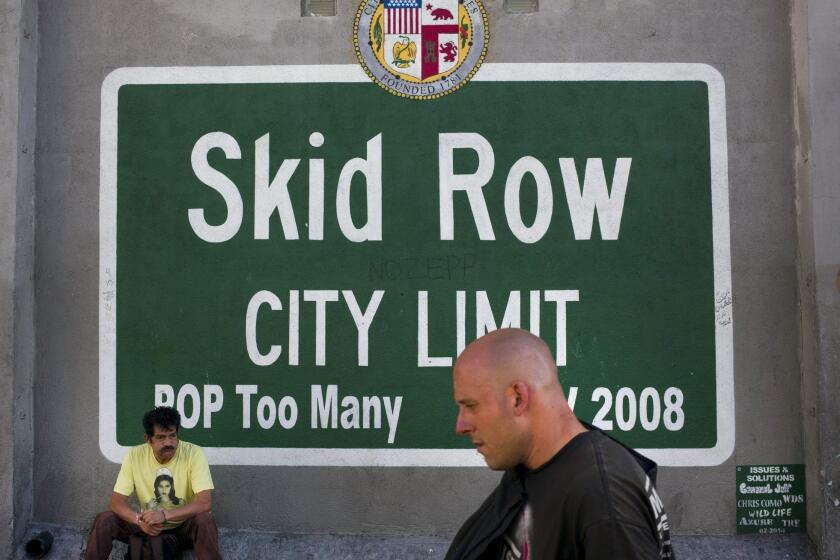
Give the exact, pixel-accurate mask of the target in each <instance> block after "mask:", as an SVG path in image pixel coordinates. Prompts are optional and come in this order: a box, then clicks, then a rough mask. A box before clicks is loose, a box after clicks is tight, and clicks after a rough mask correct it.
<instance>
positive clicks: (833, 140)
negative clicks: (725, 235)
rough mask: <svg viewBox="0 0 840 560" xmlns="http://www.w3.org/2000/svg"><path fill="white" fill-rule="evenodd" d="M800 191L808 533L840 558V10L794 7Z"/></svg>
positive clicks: (812, 0)
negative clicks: (805, 53)
mask: <svg viewBox="0 0 840 560" xmlns="http://www.w3.org/2000/svg"><path fill="white" fill-rule="evenodd" d="M795 8H796V9H795V10H794V12H793V13H794V18H793V28H794V30H795V39H796V40H795V42H794V47H795V51H794V52H797V53H798V54H797V57H796V70H797V72H796V81H795V85H796V91H797V96H796V102H797V103H796V107H797V127H796V129H797V133H798V135H797V137H798V139H799V146H800V149H799V157H797V160H796V162H797V185H798V200H797V208H798V211H799V235H800V260H801V267H800V269H801V280H800V292H801V296H800V297H801V302H802V304H801V316H802V327H801V332H802V364H803V372H804V377H803V391H802V395H803V409H804V413H805V414H804V441H805V444H806V457H807V464H808V477H809V489H808V500H809V511H808V515H809V516H810V522H809V531H810V533H811V534H812V535H813V536H814V538H815V540H816V541H817V542H818V551H819V552H820V554H821V555H822V557H824V558H836V557H838V556H840V540H838V538H837V535H838V534H840V488H838V485H840V404H838V402H837V398H836V395H837V394H838V391H840V380H838V378H837V369H838V366H840V335H838V332H840V330H838V329H840V183H838V179H837V178H838V176H840V161H838V158H837V153H838V150H840V99H838V95H837V92H838V91H840V71H838V68H840V38H838V36H837V29H838V28H840V5H838V4H837V3H836V2H833V1H830V0H809V1H808V2H807V3H806V2H798V3H796V4H795ZM803 52H807V56H803V55H801V54H799V53H803Z"/></svg>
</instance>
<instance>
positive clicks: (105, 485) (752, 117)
mask: <svg viewBox="0 0 840 560" xmlns="http://www.w3.org/2000/svg"><path fill="white" fill-rule="evenodd" d="M485 5H486V7H487V8H488V12H489V14H490V26H491V47H490V53H489V56H488V61H492V62H524V61H532V62H704V63H708V64H710V65H712V66H714V67H715V68H716V69H718V70H719V71H720V72H721V73H722V75H723V77H724V79H725V83H726V96H727V116H728V131H729V138H728V140H729V178H730V206H731V208H730V212H731V237H732V271H733V274H732V277H733V293H734V325H735V399H736V401H735V402H736V430H737V432H736V449H735V453H734V455H733V457H732V458H731V459H730V460H729V461H727V462H725V463H724V464H723V465H721V466H719V467H711V468H679V469H664V470H663V471H662V473H661V475H660V476H661V478H660V486H661V493H662V495H663V496H664V498H665V501H666V505H667V506H668V507H669V510H670V515H671V518H672V520H673V523H674V526H675V528H676V530H677V531H678V532H683V533H686V532H688V533H719V534H727V533H732V532H733V531H734V523H735V515H734V507H735V505H734V499H733V496H734V486H735V481H734V476H735V469H734V466H735V464H751V463H802V462H804V455H803V453H804V452H803V445H802V437H801V410H800V398H799V397H800V376H799V362H798V359H797V345H798V339H797V324H798V312H797V273H796V263H795V257H796V247H797V243H796V239H797V230H796V222H795V211H794V187H793V185H794V172H793V166H792V164H791V158H792V156H791V154H792V153H793V136H792V133H791V130H792V109H791V107H792V101H791V87H790V79H791V73H792V63H791V48H790V45H791V32H790V28H789V13H788V8H789V7H788V4H787V3H786V2H766V1H764V0H727V1H723V0H720V1H715V0H713V1H709V2H703V3H697V2H693V1H690V0H679V1H667V2H666V1H658V0H626V1H618V0H589V1H586V2H583V1H577V0H557V1H555V2H543V3H542V6H541V9H540V12H539V13H537V14H524V15H513V14H506V13H504V12H503V10H502V3H501V1H499V0H493V1H490V0H488V1H487V2H485ZM338 8H339V13H338V15H337V16H336V17H330V18H300V17H299V12H300V6H299V3H297V2H282V3H278V2H268V1H258V2H252V3H249V4H248V7H247V9H243V8H242V7H240V6H234V5H233V4H231V3H229V2H221V1H213V0H178V1H175V0H153V1H150V2H128V1H115V2H108V3H105V4H103V3H101V2H93V1H85V0H67V1H64V2H62V3H60V4H57V3H47V2H44V3H41V5H40V14H39V18H40V44H41V57H40V63H39V69H38V109H39V110H38V129H37V131H38V149H37V156H36V157H37V160H36V163H37V223H38V226H37V229H36V246H37V247H38V258H37V263H36V284H35V288H36V296H37V299H38V302H39V305H38V308H37V316H36V317H37V324H38V325H39V328H38V332H37V338H36V340H37V346H38V349H39V351H38V358H37V364H36V365H37V372H38V377H37V381H36V383H35V401H36V403H37V409H36V424H37V425H38V426H41V427H42V428H40V429H38V430H37V431H36V436H35V453H36V459H37V460H36V468H35V488H36V491H35V494H36V495H35V517H36V518H37V519H38V520H41V521H47V522H59V523H69V524H75V525H78V526H84V525H86V524H87V523H89V521H90V520H91V518H92V516H93V515H94V513H95V512H96V511H98V510H101V509H103V508H105V507H106V505H107V497H108V494H109V492H110V489H111V486H112V484H113V480H114V479H115V477H116V473H117V469H118V466H117V465H114V464H111V463H109V462H107V461H106V460H105V459H103V458H102V456H101V455H100V453H99V449H98V445H97V438H96V428H95V427H96V412H95V411H96V410H97V394H98V392H97V390H98V381H97V379H98V377H97V370H98V363H97V355H98V351H97V301H98V295H97V293H96V290H97V288H96V286H97V284H98V282H97V279H98V227H97V224H98V192H99V175H98V169H99V128H98V122H99V100H100V97H99V88H100V86H101V84H102V80H103V78H104V77H105V76H106V75H107V74H108V72H109V71H111V70H113V69H114V68H118V67H122V66H197V65H213V66H218V65H260V64H272V65H273V64H303V63H305V64H317V63H347V64H353V63H355V56H354V53H353V50H352V43H351V40H350V36H351V32H352V16H353V15H354V13H355V9H356V6H355V5H354V3H353V2H343V1H339V3H338ZM214 477H215V479H216V484H217V487H218V491H217V493H216V494H217V495H216V500H217V508H216V509H217V511H218V517H219V521H220V523H221V524H222V525H224V526H228V527H232V528H258V529H267V530H277V531H284V532H354V533H384V534H391V533H393V534H396V533H409V534H412V533H413V534H440V535H449V534H451V533H452V532H453V531H454V530H455V529H456V528H457V526H458V525H459V523H460V522H461V520H463V519H464V517H465V516H466V515H467V514H468V513H469V512H470V511H472V510H473V509H474V508H475V507H476V506H477V504H478V503H479V502H480V500H481V498H482V497H483V496H484V495H485V494H486V492H487V491H488V490H489V489H490V488H491V487H492V486H493V485H494V483H495V481H496V480H497V478H498V475H496V474H494V473H491V472H489V471H487V470H483V469H445V470H443V469H403V468H393V469H369V468H341V469H338V468H245V467H215V468H214ZM68 480H71V481H73V483H72V484H68V483H67V481H68ZM371 489H375V490H374V491H372V490H371ZM701 489H702V491H701ZM315 497H317V499H316V498H315ZM407 504H410V507H407Z"/></svg>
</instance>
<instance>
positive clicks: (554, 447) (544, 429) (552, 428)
mask: <svg viewBox="0 0 840 560" xmlns="http://www.w3.org/2000/svg"><path fill="white" fill-rule="evenodd" d="M567 410H568V409H567ZM536 431H537V432H538V434H537V435H536V436H535V437H534V442H533V445H532V447H531V453H530V454H529V455H528V458H527V459H526V461H525V463H524V464H525V466H526V467H527V468H528V469H529V470H534V469H537V468H539V467H541V466H543V465H544V464H546V463H547V462H548V461H549V460H550V459H551V458H552V457H554V456H555V455H557V454H558V453H559V452H560V450H561V449H563V448H564V447H566V445H567V444H568V443H569V442H570V441H572V440H573V439H574V438H575V437H576V436H577V435H579V434H582V433H584V432H586V431H588V430H587V429H586V426H584V425H583V424H581V423H580V421H579V420H578V419H577V417H576V416H575V415H574V413H572V411H571V410H568V412H567V413H564V414H563V415H561V417H560V418H559V419H558V418H555V419H553V421H551V422H549V423H548V424H547V425H545V426H538V427H537V430H536Z"/></svg>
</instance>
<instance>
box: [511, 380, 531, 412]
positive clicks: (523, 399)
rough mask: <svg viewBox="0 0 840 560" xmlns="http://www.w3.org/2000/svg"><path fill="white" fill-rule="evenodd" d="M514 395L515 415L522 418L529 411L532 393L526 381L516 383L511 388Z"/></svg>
mask: <svg viewBox="0 0 840 560" xmlns="http://www.w3.org/2000/svg"><path fill="white" fill-rule="evenodd" d="M510 388H511V390H512V393H513V395H512V396H513V413H514V415H516V416H520V415H522V414H524V413H525V411H526V410H528V405H529V404H530V399H531V393H530V390H529V388H528V385H526V384H525V382H524V381H514V382H513V383H512V384H511V386H510Z"/></svg>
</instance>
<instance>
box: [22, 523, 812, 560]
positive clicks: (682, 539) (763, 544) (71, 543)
mask: <svg viewBox="0 0 840 560" xmlns="http://www.w3.org/2000/svg"><path fill="white" fill-rule="evenodd" d="M45 530H46V531H50V533H51V534H52V535H53V536H54V537H55V541H54V544H53V548H52V551H51V552H50V553H49V555H48V556H47V558H48V559H49V560H77V559H78V558H79V557H80V556H81V554H82V551H83V546H84V540H85V536H86V535H85V533H84V532H82V531H78V530H75V529H70V528H67V527H62V526H60V525H49V524H38V525H36V526H33V527H32V528H31V530H30V531H29V532H28V534H27V537H29V538H31V537H33V536H35V535H37V534H38V533H39V532H41V531H45ZM220 544H221V547H222V553H223V554H224V556H225V557H226V558H252V559H263V558H264V559H271V560H321V559H324V560H356V559H360V560H361V559H363V560H440V559H442V558H443V557H444V555H445V554H446V550H447V548H448V547H449V539H445V538H440V537H427V536H409V537H399V536H393V535H392V536H387V535H336V534H325V535H290V534H281V533H269V532H259V531H229V530H222V531H221V535H220ZM674 547H675V548H674V551H675V553H676V554H677V557H678V558H679V559H680V560H816V558H817V556H816V554H815V552H814V547H813V545H811V543H810V541H809V540H808V538H807V537H805V536H803V535H788V536H761V537H758V536H741V537H720V536H717V537H716V536H705V535H694V536H692V535H683V536H677V537H675V538H674ZM125 549H126V547H125V546H124V545H122V544H121V543H117V545H116V546H115V547H114V551H113V552H112V553H111V560H121V559H122V556H123V554H124V553H125ZM18 553H19V556H18V557H19V558H24V554H23V546H21V548H20V549H19V550H18ZM192 558H193V555H192V554H191V553H187V554H185V560H192Z"/></svg>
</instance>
